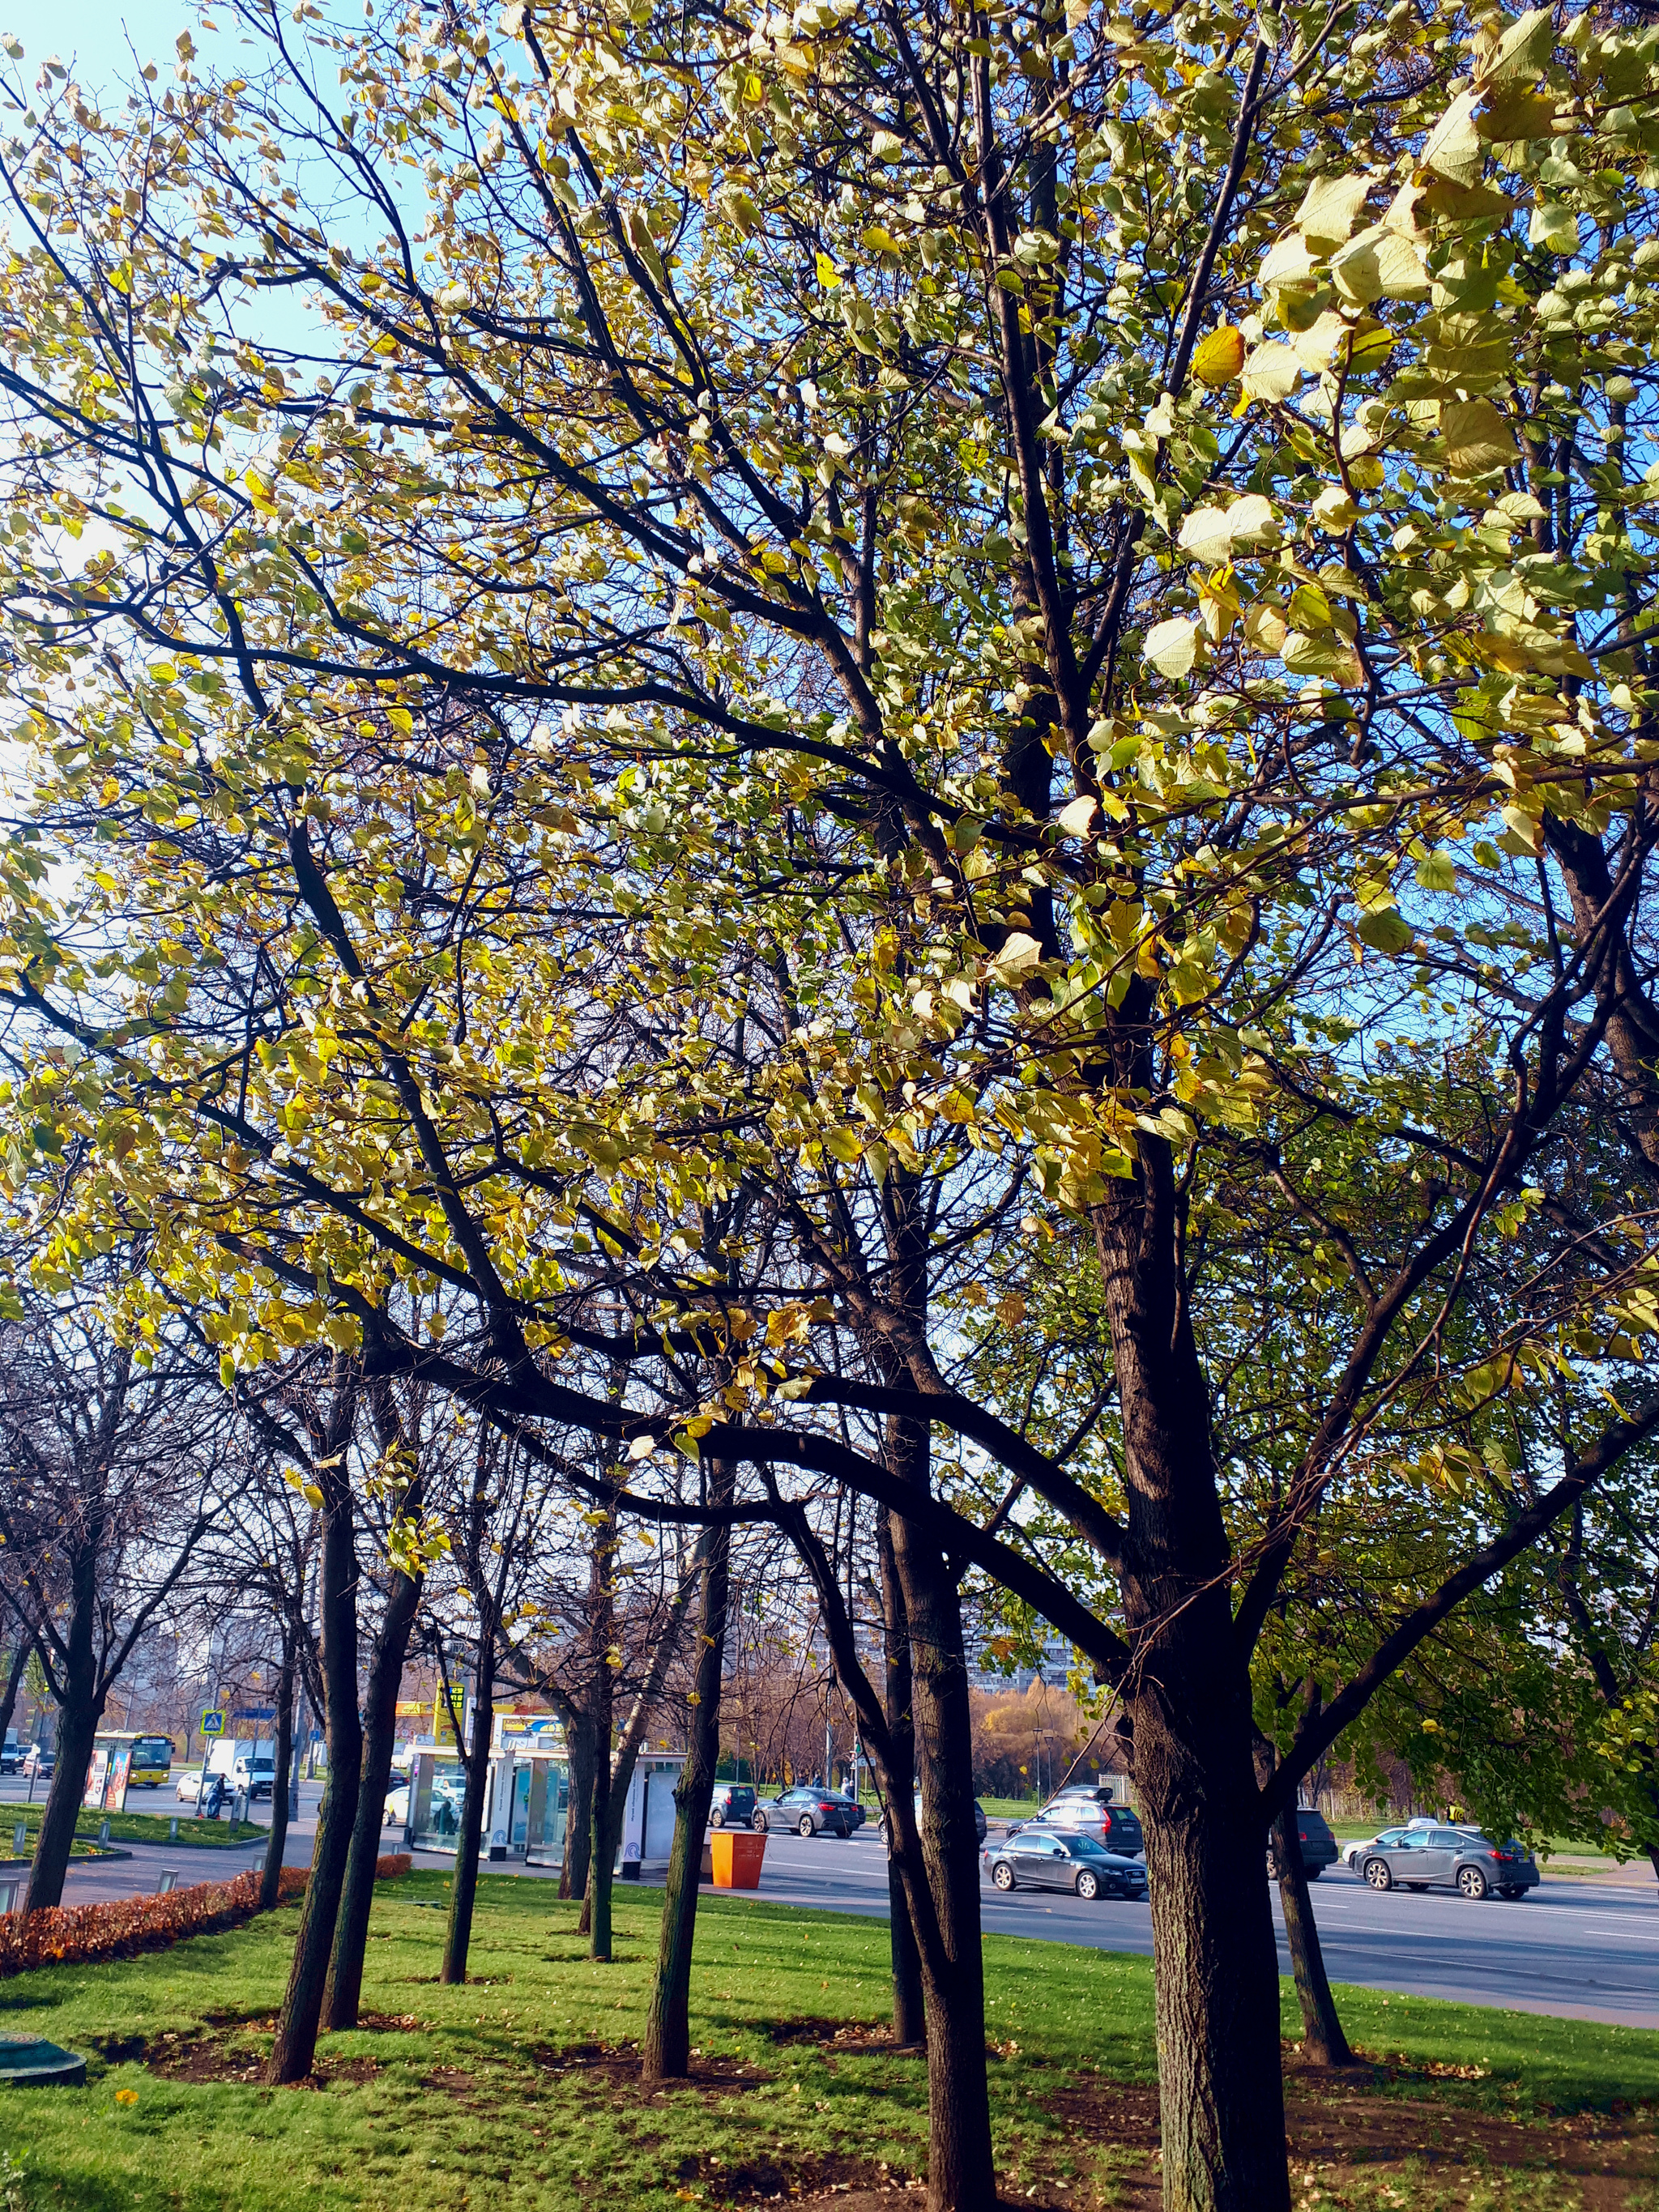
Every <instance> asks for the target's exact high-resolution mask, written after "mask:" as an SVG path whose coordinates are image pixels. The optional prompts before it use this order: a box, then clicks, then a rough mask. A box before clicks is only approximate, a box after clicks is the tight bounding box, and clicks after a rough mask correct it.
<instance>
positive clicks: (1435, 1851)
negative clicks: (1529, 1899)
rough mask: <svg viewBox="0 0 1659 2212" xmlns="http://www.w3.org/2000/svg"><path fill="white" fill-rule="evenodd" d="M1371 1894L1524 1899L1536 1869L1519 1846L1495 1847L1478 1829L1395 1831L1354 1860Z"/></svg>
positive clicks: (1534, 1880)
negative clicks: (1451, 1892)
mask: <svg viewBox="0 0 1659 2212" xmlns="http://www.w3.org/2000/svg"><path fill="white" fill-rule="evenodd" d="M1359 1872H1360V1874H1361V1875H1363V1877H1364V1880H1365V1881H1368V1882H1369V1883H1370V1886H1371V1887H1372V1888H1373V1889H1376V1890H1388V1889H1393V1888H1394V1887H1395V1885H1396V1884H1398V1885H1399V1886H1400V1887H1401V1888H1404V1889H1419V1890H1420V1889H1455V1890H1457V1891H1459V1892H1461V1893H1462V1895H1463V1896H1465V1897H1467V1898H1469V1899H1479V1898H1482V1897H1485V1896H1486V1894H1487V1893H1488V1892H1490V1891H1492V1890H1494V1889H1495V1890H1496V1891H1497V1892H1498V1895H1499V1896H1500V1897H1507V1898H1510V1899H1514V1898H1518V1897H1524V1896H1525V1894H1526V1893H1527V1892H1528V1890H1529V1889H1535V1888H1536V1887H1538V1866H1537V1862H1536V1861H1535V1860H1534V1857H1533V1855H1532V1853H1531V1852H1530V1851H1529V1850H1528V1849H1527V1847H1526V1845H1525V1844H1517V1843H1514V1842H1510V1843H1504V1844H1495V1843H1493V1842H1492V1839H1491V1838H1490V1837H1487V1836H1483V1835H1482V1834H1481V1832H1480V1830H1479V1829H1478V1828H1446V1827H1440V1828H1396V1829H1390V1830H1389V1832H1388V1833H1387V1834H1386V1835H1385V1836H1377V1837H1376V1838H1374V1839H1373V1840H1372V1842H1371V1843H1370V1844H1369V1845H1368V1846H1367V1847H1366V1850H1365V1852H1364V1857H1362V1858H1361V1859H1360V1861H1359Z"/></svg>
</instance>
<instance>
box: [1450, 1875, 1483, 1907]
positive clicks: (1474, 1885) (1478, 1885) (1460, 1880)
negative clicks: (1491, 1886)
mask: <svg viewBox="0 0 1659 2212" xmlns="http://www.w3.org/2000/svg"><path fill="white" fill-rule="evenodd" d="M1457 1887H1458V1888H1459V1889H1460V1890H1462V1893H1463V1894H1464V1896H1465V1897H1467V1898H1468V1900H1469V1902H1470V1904H1471V1905H1479V1904H1480V1900H1481V1899H1482V1898H1483V1897H1484V1896H1485V1895H1486V1875H1483V1874H1482V1873H1481V1871H1480V1868H1479V1867H1459V1869H1457Z"/></svg>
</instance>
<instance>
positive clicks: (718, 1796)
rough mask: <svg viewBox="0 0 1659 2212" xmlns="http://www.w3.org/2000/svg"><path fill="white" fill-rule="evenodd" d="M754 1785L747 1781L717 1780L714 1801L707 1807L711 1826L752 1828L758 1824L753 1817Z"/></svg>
mask: <svg viewBox="0 0 1659 2212" xmlns="http://www.w3.org/2000/svg"><path fill="white" fill-rule="evenodd" d="M756 1802H757V1801H756V1797H755V1791H754V1785H753V1784H751V1783H748V1782H717V1783H716V1784H714V1802H713V1803H712V1804H711V1805H710V1806H709V1808H708V1825H709V1826H710V1827H711V1828H752V1827H758V1826H760V1823H759V1821H757V1820H756V1818H755V1807H756Z"/></svg>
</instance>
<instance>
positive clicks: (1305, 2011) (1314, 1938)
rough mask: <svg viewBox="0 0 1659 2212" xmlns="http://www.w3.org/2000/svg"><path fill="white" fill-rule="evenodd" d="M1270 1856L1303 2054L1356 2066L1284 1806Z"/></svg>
mask: <svg viewBox="0 0 1659 2212" xmlns="http://www.w3.org/2000/svg"><path fill="white" fill-rule="evenodd" d="M1273 1862H1274V1866H1275V1869H1276V1871H1277V1873H1278V1875H1279V1901H1280V1903H1281V1904H1282V1905H1283V1906H1284V1911H1285V1939H1286V1941H1287V1942H1288V1943H1289V1945H1290V1952H1291V1972H1292V1974H1293V1975H1294V1976H1295V1978H1296V1994H1297V2002H1299V2003H1300V2005H1301V2007H1302V2027H1303V2034H1304V2042H1303V2053H1304V2057H1308V2058H1310V2059H1311V2060H1312V2061H1313V2063H1314V2064H1315V2065H1316V2066H1352V2065H1353V2064H1354V2063H1356V2062H1355V2059H1354V2055H1353V2052H1352V2049H1351V2048H1350V2046H1349V2043H1348V2039H1347V2037H1346V2034H1345V2033H1344V2032H1343V2027H1342V2022H1341V2020H1340V2017H1339V2016H1338V2014H1337V2009H1336V1999H1335V1998H1334V1996H1332V1995H1331V1985H1330V1982H1329V1980H1328V1978H1327V1976H1326V1972H1325V1954H1324V1951H1323V1949H1322V1947H1321V1945H1320V1941H1319V1929H1318V1928H1317V1927H1316V1924H1315V1922H1314V1913H1313V1899H1311V1898H1310V1895H1309V1894H1308V1875H1307V1870H1306V1869H1305V1868H1304V1865H1303V1863H1302V1845H1301V1842H1300V1840H1299V1839H1298V1838H1297V1832H1296V1814H1295V1812H1294V1810H1293V1809H1291V1808H1286V1810H1285V1811H1284V1812H1282V1813H1281V1814H1279V1818H1278V1819H1277V1820H1275V1821H1274V1822H1273Z"/></svg>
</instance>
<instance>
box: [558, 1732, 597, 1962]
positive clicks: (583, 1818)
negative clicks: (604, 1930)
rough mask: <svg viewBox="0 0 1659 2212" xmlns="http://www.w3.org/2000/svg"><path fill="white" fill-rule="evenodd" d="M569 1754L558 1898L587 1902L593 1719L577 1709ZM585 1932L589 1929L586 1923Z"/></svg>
mask: <svg viewBox="0 0 1659 2212" xmlns="http://www.w3.org/2000/svg"><path fill="white" fill-rule="evenodd" d="M564 1741H565V1747H566V1749H567V1750H568V1753H569V1754H570V1804H569V1808H568V1813H567V1815H566V1819H565V1827H564V1859H563V1863H562V1865H561V1866H560V1869H559V1895H560V1896H561V1897H580V1899H582V1901H583V1905H584V1908H585V1907H586V1900H587V1869H588V1868H589V1867H590V1865H591V1864H592V1859H593V1717H592V1714H591V1713H587V1712H578V1711H575V1710H574V1708H573V1710H572V1711H571V1714H570V1716H569V1717H568V1719H567V1720H566V1722H565V1726H564ZM582 1924H583V1929H584V1932H585V1929H586V1922H585V1921H584V1923H582Z"/></svg>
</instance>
